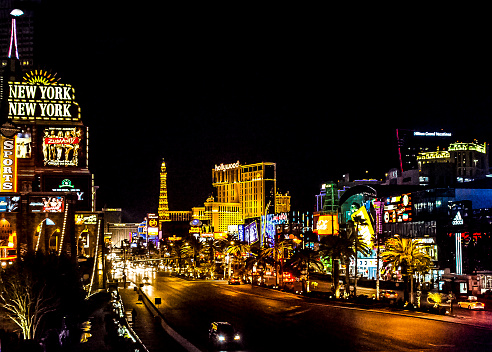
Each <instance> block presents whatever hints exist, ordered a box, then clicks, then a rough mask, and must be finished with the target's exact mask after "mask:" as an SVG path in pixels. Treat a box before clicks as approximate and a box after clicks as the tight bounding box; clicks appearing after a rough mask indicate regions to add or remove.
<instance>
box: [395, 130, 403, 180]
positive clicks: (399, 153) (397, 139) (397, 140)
mask: <svg viewBox="0 0 492 352" xmlns="http://www.w3.org/2000/svg"><path fill="white" fill-rule="evenodd" d="M396 143H397V144H398V156H399V158H400V170H401V173H402V174H403V162H402V161H401V150H400V137H399V136H398V128H397V129H396Z"/></svg>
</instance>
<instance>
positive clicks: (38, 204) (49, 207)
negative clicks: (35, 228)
mask: <svg viewBox="0 0 492 352" xmlns="http://www.w3.org/2000/svg"><path fill="white" fill-rule="evenodd" d="M64 210H65V197H57V196H44V197H43V196H33V197H29V211H30V212H31V213H62V212H63V211H64Z"/></svg>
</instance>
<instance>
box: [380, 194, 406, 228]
mask: <svg viewBox="0 0 492 352" xmlns="http://www.w3.org/2000/svg"><path fill="white" fill-rule="evenodd" d="M412 206H413V204H412V196H411V194H410V193H408V194H402V195H401V196H397V197H389V198H386V201H385V203H384V222H385V223H394V222H406V221H412V214H413V211H412Z"/></svg>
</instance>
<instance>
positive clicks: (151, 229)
mask: <svg viewBox="0 0 492 352" xmlns="http://www.w3.org/2000/svg"><path fill="white" fill-rule="evenodd" d="M147 234H148V236H149V237H150V236H159V216H158V215H156V214H147Z"/></svg>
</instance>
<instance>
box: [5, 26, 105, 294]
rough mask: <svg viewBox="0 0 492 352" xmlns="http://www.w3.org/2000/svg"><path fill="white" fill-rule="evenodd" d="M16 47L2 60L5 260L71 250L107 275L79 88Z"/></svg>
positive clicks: (87, 131) (75, 257)
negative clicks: (29, 59)
mask: <svg viewBox="0 0 492 352" xmlns="http://www.w3.org/2000/svg"><path fill="white" fill-rule="evenodd" d="M12 28H13V31H14V30H15V27H14V26H13V27H12ZM12 36H14V33H12ZM11 42H13V43H14V44H13V45H14V46H15V41H12V40H11ZM16 52H17V51H16V50H13V49H12V47H11V48H10V49H9V53H8V55H7V57H5V58H4V59H3V60H2V61H1V67H0V77H1V78H0V81H1V82H0V115H1V122H0V124H2V127H1V135H0V152H1V154H0V163H1V165H0V261H1V263H2V266H5V265H8V263H9V262H12V261H13V260H16V259H17V258H18V257H19V256H21V255H24V254H26V253H28V252H38V251H41V252H43V253H55V254H57V255H62V254H66V255H69V256H71V257H72V258H74V260H75V259H78V260H79V261H87V260H88V259H92V258H97V259H99V260H97V261H96V263H97V267H98V268H99V269H100V270H99V271H98V272H100V273H101V274H102V269H103V263H102V260H101V259H102V247H103V240H101V239H102V238H103V237H102V236H103V234H102V232H103V231H102V230H101V222H102V217H101V215H100V214H99V213H97V212H95V204H94V197H93V194H94V179H93V175H92V174H91V172H90V171H89V129H88V127H87V126H85V125H84V123H83V122H82V119H81V109H80V107H79V105H78V103H77V100H76V95H75V90H74V88H73V87H72V86H71V85H70V84H68V83H65V82H63V81H62V80H61V79H60V77H58V76H57V74H56V73H53V72H51V71H48V70H44V69H36V68H33V67H32V66H31V65H30V63H29V65H25V63H23V62H21V61H20V60H19V57H18V54H15V53H16ZM2 54H3V55H5V53H2ZM96 263H95V264H94V268H96ZM91 269H92V268H91ZM100 276H101V278H99V279H98V278H97V275H96V279H95V282H92V283H94V285H95V286H96V285H97V284H102V281H101V280H102V275H100ZM98 281H99V282H98ZM92 283H90V284H91V286H92Z"/></svg>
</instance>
